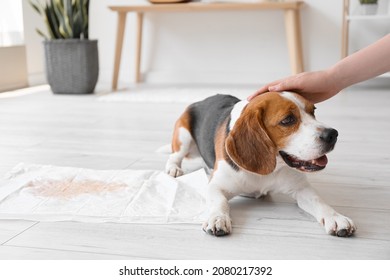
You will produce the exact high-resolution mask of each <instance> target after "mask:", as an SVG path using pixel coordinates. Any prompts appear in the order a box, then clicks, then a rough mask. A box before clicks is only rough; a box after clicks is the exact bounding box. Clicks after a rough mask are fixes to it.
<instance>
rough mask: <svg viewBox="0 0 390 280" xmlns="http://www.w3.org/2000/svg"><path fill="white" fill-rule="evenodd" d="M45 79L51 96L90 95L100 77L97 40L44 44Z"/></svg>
mask: <svg viewBox="0 0 390 280" xmlns="http://www.w3.org/2000/svg"><path fill="white" fill-rule="evenodd" d="M43 45H44V47H45V59H46V75H47V80H48V82H49V85H50V87H51V89H52V91H53V92H54V93H92V92H93V91H94V89H95V86H96V82H97V79H98V76H99V57H98V46H97V40H79V39H62V40H47V41H44V42H43Z"/></svg>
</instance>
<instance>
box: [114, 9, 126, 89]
mask: <svg viewBox="0 0 390 280" xmlns="http://www.w3.org/2000/svg"><path fill="white" fill-rule="evenodd" d="M126 15H127V13H126V12H118V26H117V33H116V45H115V59H114V74H113V77H112V90H114V91H115V90H117V89H118V75H119V68H120V65H121V56H122V46H123V37H124V33H125V27H126Z"/></svg>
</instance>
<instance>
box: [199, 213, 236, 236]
mask: <svg viewBox="0 0 390 280" xmlns="http://www.w3.org/2000/svg"><path fill="white" fill-rule="evenodd" d="M203 231H205V232H207V233H208V234H211V235H215V236H224V235H228V234H229V233H231V231H232V221H231V219H230V217H229V215H227V214H221V215H211V216H210V218H209V220H208V221H207V222H205V223H204V224H203Z"/></svg>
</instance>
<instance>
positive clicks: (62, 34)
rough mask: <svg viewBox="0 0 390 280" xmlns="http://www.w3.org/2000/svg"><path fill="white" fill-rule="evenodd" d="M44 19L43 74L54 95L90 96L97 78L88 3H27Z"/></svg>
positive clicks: (74, 0)
mask: <svg viewBox="0 0 390 280" xmlns="http://www.w3.org/2000/svg"><path fill="white" fill-rule="evenodd" d="M29 1H30V4H31V6H32V7H33V8H34V9H35V10H36V11H37V12H38V13H39V14H40V15H41V16H42V17H43V20H44V22H45V24H46V27H47V33H45V32H43V31H41V30H38V29H37V32H38V33H39V34H40V35H42V36H43V37H44V38H45V40H44V42H43V45H44V48H45V61H46V75H47V80H48V82H49V85H50V87H51V89H52V91H53V92H54V93H92V92H93V91H94V89H95V86H96V82H97V79H98V75H99V58H98V46H97V40H89V35H88V21H89V18H88V17H89V0H47V1H44V2H41V1H40V0H29Z"/></svg>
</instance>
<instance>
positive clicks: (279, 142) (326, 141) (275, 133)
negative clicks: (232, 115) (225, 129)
mask: <svg viewBox="0 0 390 280" xmlns="http://www.w3.org/2000/svg"><path fill="white" fill-rule="evenodd" d="M314 110H315V107H314V105H313V104H312V103H310V102H309V101H307V100H305V99H304V98H303V97H301V96H300V95H298V94H295V93H291V92H283V93H277V92H269V93H266V94H262V95H259V96H257V97H256V98H254V99H253V100H252V101H251V102H249V103H248V104H247V105H246V107H245V108H244V109H243V111H242V113H241V115H240V117H239V118H238V119H237V121H236V122H235V124H234V126H233V127H232V128H231V131H230V133H229V135H228V137H227V139H226V142H225V145H226V151H227V154H228V156H229V157H230V158H231V159H232V160H233V162H234V163H235V164H237V165H238V166H239V167H241V168H243V169H245V170H248V171H251V172H255V173H259V174H262V175H266V174H269V173H271V172H272V171H273V170H274V169H275V167H276V158H277V156H278V155H280V156H281V157H282V158H283V160H284V162H285V163H286V164H287V165H288V166H290V167H291V168H295V169H297V170H300V171H317V170H321V169H324V168H325V166H326V164H327V162H328V159H327V157H326V153H328V152H330V151H331V150H333V148H334V146H335V144H336V141H337V136H338V132H337V130H335V129H333V128H330V127H328V126H326V125H324V124H322V123H320V122H318V121H317V120H316V119H315V116H314Z"/></svg>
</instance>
